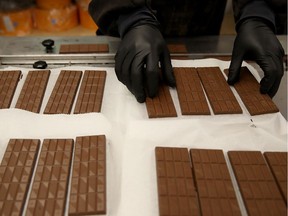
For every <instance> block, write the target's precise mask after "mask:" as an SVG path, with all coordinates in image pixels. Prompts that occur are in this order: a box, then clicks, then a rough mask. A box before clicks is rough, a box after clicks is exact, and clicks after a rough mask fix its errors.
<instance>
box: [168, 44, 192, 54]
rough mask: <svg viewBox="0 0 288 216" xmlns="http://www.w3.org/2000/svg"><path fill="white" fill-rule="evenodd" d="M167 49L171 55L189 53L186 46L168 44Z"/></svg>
mask: <svg viewBox="0 0 288 216" xmlns="http://www.w3.org/2000/svg"><path fill="white" fill-rule="evenodd" d="M167 48H168V50H169V52H170V53H187V52H188V51H187V47H186V45H185V44H167Z"/></svg>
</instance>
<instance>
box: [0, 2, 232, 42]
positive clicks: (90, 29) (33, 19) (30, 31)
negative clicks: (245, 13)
mask: <svg viewBox="0 0 288 216" xmlns="http://www.w3.org/2000/svg"><path fill="white" fill-rule="evenodd" d="M90 1H91V0H0V36H91V35H93V36H94V35H95V32H96V30H97V25H96V24H95V23H94V22H93V20H92V19H91V17H90V16H89V13H88V5H89V2H90ZM231 1H232V0H228V1H227V5H226V11H225V16H224V19H223V23H222V27H221V31H220V34H223V35H229V34H230V35H231V34H235V30H234V18H233V10H232V4H231Z"/></svg>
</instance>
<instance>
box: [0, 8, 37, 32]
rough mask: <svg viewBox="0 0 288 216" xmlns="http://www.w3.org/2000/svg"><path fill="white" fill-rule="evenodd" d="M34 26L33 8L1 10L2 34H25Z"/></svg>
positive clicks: (0, 30) (0, 27)
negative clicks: (10, 10) (11, 10)
mask: <svg viewBox="0 0 288 216" xmlns="http://www.w3.org/2000/svg"><path fill="white" fill-rule="evenodd" d="M32 28H33V21H32V12H31V9H25V10H20V11H13V12H0V35H4V36H25V35H28V34H30V33H31V31H32Z"/></svg>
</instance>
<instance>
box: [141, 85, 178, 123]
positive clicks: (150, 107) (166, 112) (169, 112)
mask: <svg viewBox="0 0 288 216" xmlns="http://www.w3.org/2000/svg"><path fill="white" fill-rule="evenodd" d="M146 109H147V112H148V116H149V118H160V117H177V112H176V109H175V106H174V103H173V101H172V97H171V95H170V92H169V88H168V86H164V85H161V86H159V92H158V95H157V96H155V97H154V98H150V97H147V98H146Z"/></svg>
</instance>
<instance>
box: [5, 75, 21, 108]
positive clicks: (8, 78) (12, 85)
mask: <svg viewBox="0 0 288 216" xmlns="http://www.w3.org/2000/svg"><path fill="white" fill-rule="evenodd" d="M20 75H21V71H0V109H6V108H9V107H10V105H11V102H12V99H13V96H14V93H15V90H16V87H17V85H18V81H19V79H20Z"/></svg>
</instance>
